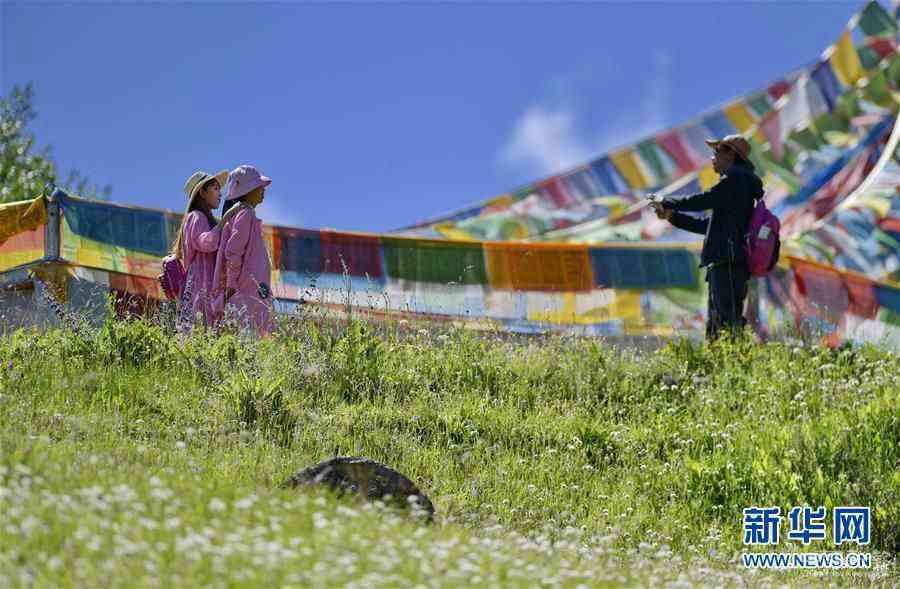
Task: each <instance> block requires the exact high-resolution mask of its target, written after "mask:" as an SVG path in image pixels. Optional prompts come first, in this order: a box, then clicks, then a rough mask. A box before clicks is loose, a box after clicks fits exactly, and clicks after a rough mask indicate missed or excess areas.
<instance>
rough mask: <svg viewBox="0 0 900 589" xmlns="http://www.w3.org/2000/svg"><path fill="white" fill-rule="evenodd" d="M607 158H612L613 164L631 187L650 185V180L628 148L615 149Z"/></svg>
mask: <svg viewBox="0 0 900 589" xmlns="http://www.w3.org/2000/svg"><path fill="white" fill-rule="evenodd" d="M609 159H611V160H612V163H613V165H614V166H615V167H616V169H617V170H619V173H620V174H622V177H623V178H625V181H626V182H628V185H629V186H631V187H632V188H647V187H648V186H650V181H649V180H648V179H647V177H646V176H645V175H644V172H643V171H642V170H641V165H640V164H639V163H638V160H637V157H635V155H634V152H633V151H631V150H630V149H623V150H622V151H617V152H616V153H614V154H612V155H611V156H609Z"/></svg>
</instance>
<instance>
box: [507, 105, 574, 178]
mask: <svg viewBox="0 0 900 589" xmlns="http://www.w3.org/2000/svg"><path fill="white" fill-rule="evenodd" d="M574 122H575V115H574V113H572V112H566V111H551V110H547V109H545V108H544V107H542V106H533V107H531V108H529V109H528V110H527V111H526V112H525V114H524V115H523V116H522V117H521V118H520V119H519V120H518V121H517V122H516V125H515V129H514V130H513V136H512V138H511V139H510V141H509V143H507V145H506V147H505V148H504V150H503V154H502V155H501V157H502V158H503V160H505V161H507V162H511V163H517V164H524V165H525V166H526V167H528V168H531V169H534V170H536V171H537V173H538V174H549V173H551V172H553V171H558V170H560V169H563V168H568V167H571V166H574V165H576V164H577V163H578V162H580V161H583V160H585V159H587V158H588V157H589V155H590V151H589V150H588V148H587V147H585V146H584V145H582V143H581V141H580V140H579V138H578V133H577V131H576V130H575V127H574Z"/></svg>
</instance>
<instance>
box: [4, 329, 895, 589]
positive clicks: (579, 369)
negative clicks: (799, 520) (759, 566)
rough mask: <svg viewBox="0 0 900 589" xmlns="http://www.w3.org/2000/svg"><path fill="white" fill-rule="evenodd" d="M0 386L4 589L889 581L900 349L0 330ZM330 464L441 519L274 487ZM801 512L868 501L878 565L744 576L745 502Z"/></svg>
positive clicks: (421, 335)
mask: <svg viewBox="0 0 900 589" xmlns="http://www.w3.org/2000/svg"><path fill="white" fill-rule="evenodd" d="M0 395H2V396H0V513H2V514H4V517H3V518H2V520H0V585H2V586H10V585H12V586H18V585H23V586H24V585H29V584H31V583H33V584H34V586H48V585H53V586H55V585H63V586H67V585H68V586H101V585H108V584H113V585H117V586H153V585H162V586H169V585H180V586H188V585H189V586H200V585H216V586H218V585H222V586H226V585H227V586H248V587H249V586H275V585H295V586H310V585H312V586H321V587H328V586H334V585H335V584H355V586H358V587H373V586H386V587H387V586H416V585H422V586H430V585H439V586H458V585H467V584H469V585H471V584H477V585H499V586H510V585H513V586H534V585H535V584H536V583H538V582H539V581H541V582H545V584H546V585H548V586H571V587H575V586H578V585H580V584H583V585H585V586H594V585H600V586H605V585H611V586H615V585H621V584H634V585H654V586H655V585H660V584H662V583H664V582H669V583H676V582H678V581H679V580H680V581H682V582H687V583H688V584H692V585H696V584H707V585H710V586H722V585H729V584H734V585H739V586H743V585H745V584H746V583H753V584H765V583H770V584H774V585H780V584H782V583H785V582H790V583H794V584H810V585H816V586H818V585H821V584H822V583H823V582H824V581H825V580H826V579H827V580H828V581H829V582H833V583H838V584H846V585H858V584H859V583H861V582H867V583H868V582H873V580H875V579H881V581H880V582H881V583H885V584H887V585H890V583H891V582H892V581H891V579H892V578H893V579H896V578H897V577H891V575H896V574H897V569H896V565H893V567H894V568H888V569H884V568H883V566H884V565H885V563H887V562H888V561H889V559H890V555H891V554H896V553H897V552H900V409H898V407H900V357H898V356H896V355H892V354H889V353H886V352H882V351H879V350H877V349H875V348H857V349H847V350H842V351H835V350H829V349H824V348H818V347H810V346H803V345H788V344H778V343H775V344H768V345H765V346H759V345H755V344H752V343H749V342H723V343H721V344H716V345H714V346H711V347H709V346H706V345H697V344H692V343H689V342H686V341H683V342H678V343H673V344H670V345H669V346H667V347H665V348H664V349H662V350H660V351H657V352H653V353H642V354H629V353H625V352H616V351H613V350H612V349H610V348H609V347H607V346H605V345H604V344H603V343H602V342H598V341H592V340H576V339H554V338H550V339H541V340H533V341H531V340H523V341H518V342H511V341H501V340H500V339H499V338H492V337H483V336H474V335H471V334H468V333H463V332H452V331H451V332H446V333H439V332H437V331H434V330H421V331H419V330H417V329H415V328H412V329H411V328H410V327H409V326H408V325H405V324H403V323H401V324H394V325H392V326H391V327H389V328H387V329H384V328H381V330H380V331H378V332H376V331H374V329H373V328H371V327H368V326H366V325H365V324H362V323H352V324H351V325H350V326H349V327H347V328H346V329H342V330H340V332H337V331H333V330H330V329H326V328H324V327H321V326H320V325H319V324H317V323H316V322H312V321H308V322H303V323H296V324H293V325H287V326H285V329H284V331H283V332H282V333H281V334H280V335H279V336H278V337H276V338H274V339H271V340H268V341H263V342H256V341H245V340H242V339H240V338H239V337H237V336H234V335H226V336H220V337H217V338H213V337H210V336H198V337H194V338H192V339H190V340H187V341H183V340H181V339H179V338H176V337H173V336H172V335H171V334H169V333H167V332H166V330H165V329H164V328H162V327H159V326H155V325H151V324H148V323H144V322H109V323H107V324H105V325H104V326H103V327H102V328H99V329H94V330H87V331H84V332H82V333H80V334H73V333H71V332H66V331H51V332H45V333H37V332H33V333H32V332H23V331H19V332H16V333H14V334H10V335H7V336H4V337H3V339H2V341H0ZM334 455H364V456H368V457H370V458H373V459H376V460H379V461H381V462H384V463H386V464H388V465H390V466H393V467H394V468H397V469H398V470H400V471H401V472H403V473H404V474H406V475H407V476H409V477H410V478H411V479H412V480H413V481H415V482H416V483H417V484H418V485H419V486H420V487H421V488H422V489H423V490H424V491H425V492H426V493H427V494H428V495H429V496H430V498H431V499H432V501H433V502H434V503H435V506H436V508H437V510H438V517H437V521H436V523H435V524H434V525H431V526H426V525H421V524H418V523H416V522H414V521H411V520H410V519H409V518H407V517H404V516H398V515H396V514H393V513H392V512H389V511H384V510H381V509H379V508H378V506H374V507H373V506H368V505H364V504H360V503H356V502H352V501H351V502H347V501H336V500H335V499H334V498H332V497H330V496H327V495H324V494H316V493H312V494H310V493H300V492H296V491H285V490H280V489H278V488H277V487H278V485H279V484H280V483H281V482H282V481H283V480H284V479H286V478H287V477H288V476H289V475H290V474H292V473H294V472H296V471H297V470H299V469H301V468H303V467H305V466H309V465H310V464H313V463H314V462H317V461H319V460H322V459H326V458H329V457H331V456H334ZM804 504H806V505H812V506H816V505H826V506H828V507H829V508H830V507H832V506H835V505H869V506H871V507H872V509H873V533H872V538H873V542H872V545H871V546H869V547H868V549H867V550H868V551H871V552H873V553H876V554H877V559H876V562H877V563H878V566H879V567H882V568H879V569H878V570H874V571H871V572H869V573H868V574H867V575H859V574H857V575H853V574H851V573H850V572H847V571H842V572H837V573H832V574H829V576H827V577H825V578H823V577H820V576H811V575H810V574H809V573H806V574H805V575H804V574H799V573H786V572H772V573H767V574H765V575H763V574H759V573H753V572H752V571H748V570H746V569H743V568H741V567H740V565H739V564H738V554H739V553H740V552H741V551H742V550H743V549H744V548H743V546H742V544H741V540H742V527H741V513H742V509H743V508H745V507H749V506H754V505H757V506H759V505H778V506H780V507H781V508H782V510H783V511H786V510H788V509H790V508H791V507H792V506H794V505H804ZM829 513H830V512H829ZM782 535H783V536H785V535H786V529H783V530H782ZM797 546H799V544H797V543H791V542H786V541H784V540H783V541H782V543H781V545H780V546H779V547H778V549H779V550H782V551H786V550H791V549H795V548H796V547H797ZM833 549H834V547H833V545H832V544H831V542H830V540H829V541H828V542H822V543H819V544H818V545H816V544H813V545H812V546H811V547H810V548H808V550H818V551H831V550H833ZM856 550H859V549H858V548H857V549H856Z"/></svg>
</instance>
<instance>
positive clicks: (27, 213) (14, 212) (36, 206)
mask: <svg viewBox="0 0 900 589" xmlns="http://www.w3.org/2000/svg"><path fill="white" fill-rule="evenodd" d="M46 223H47V200H46V199H45V198H44V197H43V196H40V197H38V198H35V199H33V200H23V201H19V202H13V203H8V204H3V205H0V244H3V242H5V241H6V240H7V239H9V238H10V237H12V236H14V235H18V234H20V233H25V232H26V231H34V230H35V229H37V228H38V227H40V226H41V225H45V224H46Z"/></svg>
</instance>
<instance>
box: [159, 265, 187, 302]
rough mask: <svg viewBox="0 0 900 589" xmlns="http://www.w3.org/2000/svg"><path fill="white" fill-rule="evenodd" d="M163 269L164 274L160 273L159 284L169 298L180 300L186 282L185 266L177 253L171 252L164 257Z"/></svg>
mask: <svg viewBox="0 0 900 589" xmlns="http://www.w3.org/2000/svg"><path fill="white" fill-rule="evenodd" d="M162 270H163V271H162V274H160V275H159V285H160V286H161V287H162V289H163V292H164V293H165V295H166V297H167V298H169V299H172V300H178V299H179V298H180V297H181V291H182V289H183V288H184V283H185V273H184V267H183V266H182V265H181V262H180V261H179V260H178V258H176V257H175V254H169V255H168V256H166V257H165V258H163V261H162Z"/></svg>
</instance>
